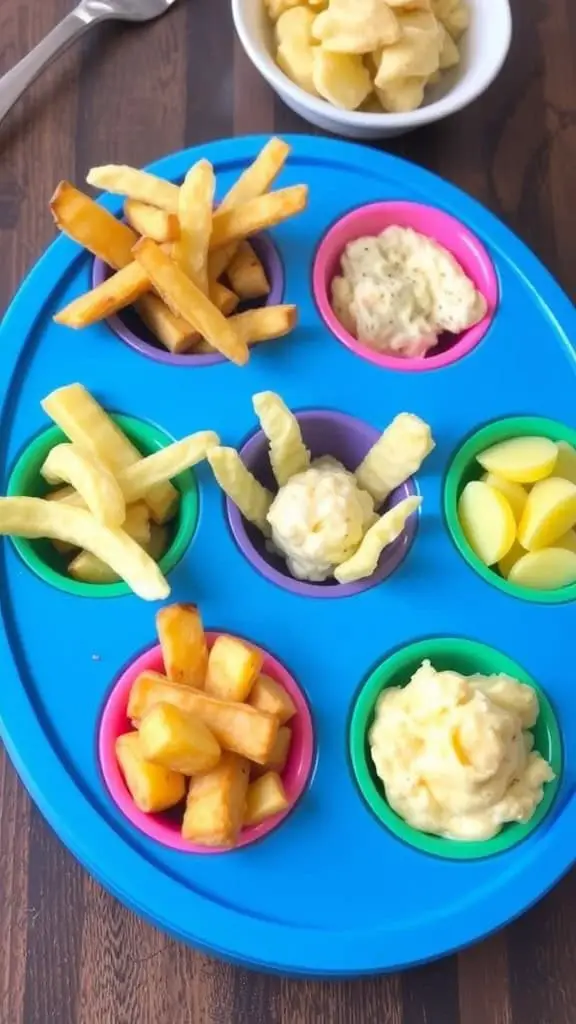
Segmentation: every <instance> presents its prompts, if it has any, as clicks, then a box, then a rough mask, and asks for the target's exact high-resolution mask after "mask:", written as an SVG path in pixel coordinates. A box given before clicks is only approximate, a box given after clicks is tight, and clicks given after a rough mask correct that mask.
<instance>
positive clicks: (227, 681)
mask: <svg viewBox="0 0 576 1024" xmlns="http://www.w3.org/2000/svg"><path fill="white" fill-rule="evenodd" d="M263 660H264V656H263V654H261V652H260V651H257V650H256V649H255V648H254V647H252V646H251V645H250V644H247V643H244V641H243V640H238V638H237V637H234V636H226V635H224V634H222V635H221V636H219V637H217V639H216V641H215V643H214V645H213V647H212V650H211V651H210V654H209V657H208V670H207V673H206V686H205V690H206V693H209V694H210V695H211V696H212V697H220V699H221V700H234V701H240V702H242V701H245V700H246V698H247V697H248V694H249V693H250V690H251V689H252V685H253V683H254V682H255V680H256V677H257V676H258V673H259V672H260V669H261V668H262V662H263Z"/></svg>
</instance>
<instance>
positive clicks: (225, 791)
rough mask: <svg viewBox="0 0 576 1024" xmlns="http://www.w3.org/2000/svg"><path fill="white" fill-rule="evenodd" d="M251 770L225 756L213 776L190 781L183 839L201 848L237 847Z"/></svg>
mask: <svg viewBox="0 0 576 1024" xmlns="http://www.w3.org/2000/svg"><path fill="white" fill-rule="evenodd" d="M248 779H249V766H248V763H247V762H246V761H245V759H244V758H242V757H238V755H237V754H229V753H225V754H223V755H222V759H221V761H220V763H219V764H217V765H216V767H215V768H213V769H212V771H210V772H204V773H203V774H202V775H197V776H195V777H194V778H192V779H191V781H190V788H189V790H188V796H187V798H186V810H185V812H184V819H183V821H182V835H183V837H184V839H189V840H190V842H194V843H199V844H200V845H201V846H234V843H235V842H236V840H237V838H238V835H239V832H240V829H241V828H242V822H243V819H244V815H245V813H246V791H247V789H248Z"/></svg>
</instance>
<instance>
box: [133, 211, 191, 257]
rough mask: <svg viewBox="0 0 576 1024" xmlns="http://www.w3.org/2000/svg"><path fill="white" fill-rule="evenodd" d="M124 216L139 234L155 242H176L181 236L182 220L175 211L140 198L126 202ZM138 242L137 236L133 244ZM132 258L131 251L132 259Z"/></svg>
mask: <svg viewBox="0 0 576 1024" xmlns="http://www.w3.org/2000/svg"><path fill="white" fill-rule="evenodd" d="M124 216H125V217H126V220H127V221H128V223H129V224H130V225H131V226H132V227H133V228H134V230H135V231H137V232H138V234H139V235H144V236H145V237H146V238H153V239H154V241H155V242H175V241H176V240H177V239H178V238H180V221H179V220H178V217H177V215H176V214H175V213H167V212H166V210H159V209H158V207H156V206H149V205H148V203H142V202H140V200H139V199H127V200H126V202H125V203H124ZM136 242H137V238H135V239H134V241H133V242H132V245H135V244H136ZM130 248H132V246H131V247H130ZM132 258H133V257H132V253H130V259H132Z"/></svg>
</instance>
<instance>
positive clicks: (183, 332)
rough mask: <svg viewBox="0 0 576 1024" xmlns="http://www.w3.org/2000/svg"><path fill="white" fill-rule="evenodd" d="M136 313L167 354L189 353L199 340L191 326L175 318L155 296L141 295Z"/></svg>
mask: <svg viewBox="0 0 576 1024" xmlns="http://www.w3.org/2000/svg"><path fill="white" fill-rule="evenodd" d="M136 312H137V313H138V316H139V317H140V319H141V320H143V321H144V323H145V324H146V326H147V327H148V329H149V330H150V331H152V334H153V335H154V336H155V337H156V338H157V339H158V341H159V342H161V343H162V345H164V347H165V348H167V349H168V351H169V352H174V353H181V352H189V351H190V349H191V348H193V346H194V343H195V341H197V340H198V338H199V334H198V331H195V330H194V328H193V327H192V324H189V323H188V322H187V321H186V320H183V319H182V317H181V316H175V315H174V313H173V312H172V310H171V309H168V306H167V305H166V303H165V302H162V299H160V298H158V296H157V295H153V294H152V293H150V294H149V295H143V296H142V298H141V299H139V300H138V302H137V303H136Z"/></svg>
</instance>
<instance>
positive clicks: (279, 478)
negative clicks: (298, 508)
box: [252, 391, 310, 487]
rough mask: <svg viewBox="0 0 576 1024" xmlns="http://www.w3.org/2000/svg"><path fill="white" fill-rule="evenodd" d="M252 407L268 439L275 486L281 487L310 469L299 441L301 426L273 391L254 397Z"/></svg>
mask: <svg viewBox="0 0 576 1024" xmlns="http://www.w3.org/2000/svg"><path fill="white" fill-rule="evenodd" d="M252 404H253V406H254V411H255V413H256V415H257V417H258V419H259V420H260V426H261V427H262V430H263V431H264V433H265V435H266V437H267V438H268V442H269V446H270V464H271V466H272V471H273V473H274V476H275V478H276V482H277V483H278V486H279V487H283V486H284V484H285V483H287V482H288V480H289V479H290V477H292V476H294V475H295V474H296V473H301V472H303V470H305V469H308V466H309V465H310V452H309V451H308V449H307V447H306V445H305V444H304V441H303V440H302V431H301V430H300V424H299V423H298V420H297V419H296V417H295V415H294V413H293V412H292V411H291V410H290V409H289V408H288V406H287V405H286V404H285V403H284V402H283V401H282V399H281V398H280V395H276V394H275V393H274V392H273V391H261V392H260V393H259V394H257V395H253V397H252Z"/></svg>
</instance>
